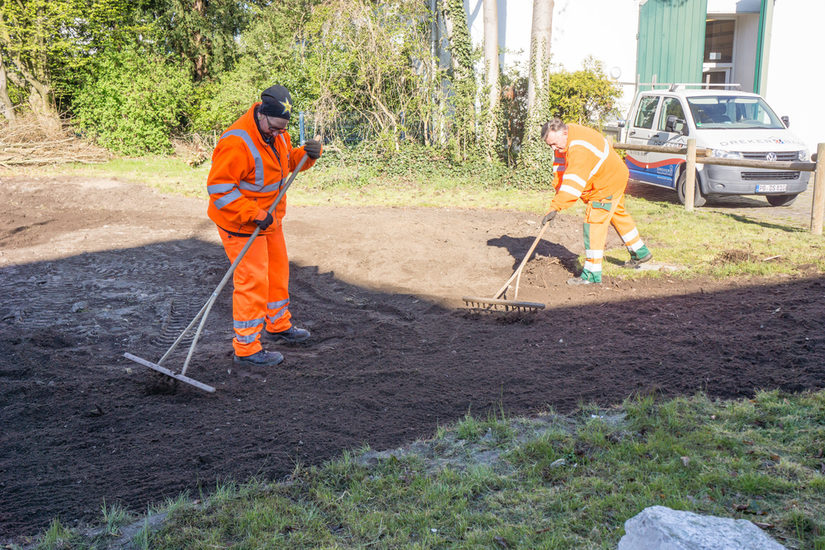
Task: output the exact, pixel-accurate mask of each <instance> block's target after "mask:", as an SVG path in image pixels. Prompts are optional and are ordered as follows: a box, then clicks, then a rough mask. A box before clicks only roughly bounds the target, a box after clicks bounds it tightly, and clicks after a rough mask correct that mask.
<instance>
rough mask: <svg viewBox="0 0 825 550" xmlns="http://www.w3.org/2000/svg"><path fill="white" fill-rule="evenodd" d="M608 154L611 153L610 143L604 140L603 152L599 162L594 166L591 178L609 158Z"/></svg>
mask: <svg viewBox="0 0 825 550" xmlns="http://www.w3.org/2000/svg"><path fill="white" fill-rule="evenodd" d="M608 154H610V143H609V142H608V141H607V140H604V151H603V152H602V154H601V158H600V159H599V162H597V163H596V166H594V167H593V170H591V171H590V177H591V178H592V177H593V175H594V174H595V173H596V172H598V171H599V168H601V167H602V164H604V161H606V160H607V155H608ZM588 179H590V178H588Z"/></svg>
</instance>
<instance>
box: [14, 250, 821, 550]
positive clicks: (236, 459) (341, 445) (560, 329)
mask: <svg viewBox="0 0 825 550" xmlns="http://www.w3.org/2000/svg"><path fill="white" fill-rule="evenodd" d="M526 240H529V239H514V240H511V241H507V240H506V239H502V240H501V244H500V245H501V246H506V247H508V250H509V249H510V248H511V247H512V248H513V255H514V257H516V258H517V259H520V258H521V257H522V254H524V251H526V249H527V248H528V247H529V243H527V245H526V246H523V245H524V244H525V242H521V241H526ZM516 241H519V242H516ZM543 246H544V245H543ZM562 253H569V251H566V250H557V249H553V248H544V249H543V250H542V254H548V255H551V254H562ZM227 267H228V266H227V262H226V258H225V256H224V253H223V250H222V249H220V247H218V246H216V245H213V244H209V243H204V242H202V241H198V240H184V241H173V242H167V243H162V244H155V245H151V246H146V247H141V248H135V249H124V250H112V251H106V252H101V253H94V254H83V255H79V256H74V257H70V258H66V259H63V260H59V261H51V262H41V263H36V264H27V265H17V266H12V267H7V268H4V269H2V270H0V295H2V296H3V301H2V304H0V348H1V349H2V350H3V353H2V354H0V384H1V386H0V387H2V391H0V423H2V426H3V431H2V434H1V435H0V540H13V539H14V538H15V537H21V536H24V535H33V534H35V533H37V532H38V531H39V530H41V529H43V528H45V527H47V526H48V524H49V522H50V520H51V519H52V518H55V517H59V518H60V519H61V521H62V522H63V523H64V525H67V526H70V527H72V526H76V525H77V522H89V521H93V522H97V521H100V518H101V512H100V510H101V505H102V504H103V502H104V499H105V502H106V504H107V506H112V505H114V504H116V503H119V504H121V505H123V506H124V507H126V508H127V509H129V510H133V511H138V512H140V511H144V510H145V507H146V505H147V504H149V503H153V502H160V501H162V500H163V499H165V498H169V497H175V496H177V495H178V494H179V493H180V492H181V491H189V492H190V494H191V495H192V496H197V495H198V493H199V492H200V491H203V492H207V493H208V492H210V491H211V490H213V489H214V487H215V486H216V483H219V482H221V481H226V480H230V479H236V480H246V479H248V478H249V477H251V476H261V477H264V478H280V477H282V476H284V475H286V474H288V473H289V472H290V471H291V470H292V469H293V468H294V467H295V465H296V464H298V463H303V464H317V463H320V462H322V461H324V460H327V459H330V458H333V457H336V456H338V455H339V454H340V452H341V450H342V449H345V448H353V447H358V446H361V445H365V444H368V445H370V446H371V447H372V448H375V449H386V448H393V447H397V446H400V445H401V444H403V443H405V442H409V441H411V440H414V439H416V438H419V437H429V436H430V435H431V434H432V433H433V432H434V431H435V430H436V428H437V426H438V425H439V424H441V425H443V424H446V423H451V422H453V421H455V420H457V419H459V418H461V417H462V416H463V415H464V414H465V413H467V411H468V410H470V411H471V412H472V413H473V414H480V415H483V414H485V413H486V411H488V410H490V409H491V408H495V409H496V410H498V409H499V407H500V406H501V407H503V408H504V410H506V411H507V414H509V415H527V414H530V413H533V412H535V411H537V410H540V409H544V408H546V407H548V406H550V407H553V408H554V409H555V410H556V411H559V412H567V411H570V410H573V409H575V408H576V407H577V405H579V404H581V403H594V404H600V405H609V404H613V403H618V402H621V401H622V400H623V399H625V398H626V397H627V396H629V395H632V394H634V393H639V392H644V393H647V392H660V393H661V394H663V395H666V396H673V395H678V394H693V393H695V392H697V391H704V392H707V393H708V394H709V395H710V396H712V397H719V398H729V397H741V396H750V395H752V394H753V393H754V391H756V390H757V389H763V388H765V389H769V388H781V389H784V390H787V391H799V390H803V389H809V388H810V389H818V388H822V387H823V386H825V330H823V324H825V311H824V310H825V308H824V307H823V291H824V290H825V279H822V278H817V279H805V280H796V281H793V282H789V283H785V284H774V285H771V286H763V287H742V288H738V289H735V290H730V291H725V292H717V293H696V294H674V295H673V296H669V297H666V298H640V299H633V300H631V299H627V300H624V301H616V300H614V301H612V302H603V303H598V304H594V305H583V306H581V305H580V306H576V307H555V308H554V307H553V304H548V307H549V309H547V310H545V311H544V312H542V313H540V314H538V315H537V316H536V317H534V318H531V319H529V320H525V322H517V323H513V322H504V321H501V320H499V319H497V318H495V317H480V318H479V317H472V316H469V315H466V314H464V313H462V312H460V311H453V310H447V309H444V308H442V307H439V306H437V305H434V304H433V303H431V302H428V301H426V300H424V299H421V298H419V297H416V296H413V295H406V294H387V293H380V292H375V291H373V290H370V289H367V288H360V287H357V286H353V285H349V284H347V283H344V282H342V281H341V280H339V279H337V278H336V277H335V275H334V274H333V273H322V272H319V271H318V269H317V268H315V267H299V268H296V267H293V271H292V283H291V292H292V300H291V307H292V312H293V315H294V318H295V319H296V322H297V324H299V325H300V326H305V327H307V328H309V329H310V330H312V332H313V342H314V343H313V345H311V346H307V347H301V348H294V349H292V348H287V349H284V350H283V352H284V355H285V356H286V361H285V363H284V364H283V365H282V366H281V367H279V368H276V369H270V370H263V369H261V370H250V369H240V370H239V369H236V368H235V367H234V366H233V364H232V361H231V357H232V350H231V345H230V339H231V295H230V292H231V289H229V288H227V289H225V291H224V294H223V295H222V296H221V297H220V298H219V300H218V302H217V304H216V306H215V308H214V309H213V311H212V313H211V315H210V319H209V321H208V322H207V325H206V328H205V331H204V333H203V335H202V337H201V342H202V343H201V345H200V346H199V347H198V350H197V352H196V358H195V360H194V361H193V363H192V365H191V366H190V369H189V371H188V373H187V374H188V375H190V376H192V377H193V378H196V379H198V380H200V381H202V382H205V383H208V384H211V385H214V386H216V387H217V392H216V393H215V394H206V393H203V392H201V391H199V390H197V389H195V388H191V387H188V386H187V387H183V386H179V387H178V388H177V390H176V391H173V392H169V391H166V392H160V391H157V387H158V381H157V377H158V376H161V375H157V374H155V373H154V371H151V370H150V369H146V368H145V367H141V366H140V365H137V364H134V363H131V362H130V361H128V360H126V359H124V358H123V353H124V352H126V351H129V352H132V353H134V354H136V355H139V356H141V357H144V358H147V359H149V360H152V361H156V360H157V359H159V357H160V356H161V355H162V353H163V352H164V351H165V349H167V348H168V346H169V345H170V344H171V342H172V341H173V339H174V338H175V337H176V336H177V334H178V333H179V332H180V330H182V329H183V327H184V326H185V325H186V324H187V323H188V322H189V321H190V320H191V319H192V317H194V315H195V314H196V313H197V312H198V311H199V309H200V307H201V306H202V305H203V303H204V302H205V301H206V299H207V298H208V296H209V294H210V293H211V292H212V290H213V289H214V288H215V286H216V285H217V283H218V282H219V280H220V278H221V277H222V275H223V273H224V272H225V269H226V268H227ZM468 269H472V266H468ZM671 282H673V283H674V287H675V286H677V285H678V284H679V283H678V281H671ZM628 296H630V295H628ZM633 296H636V295H633ZM184 351H185V350H184ZM181 364H182V355H181V356H178V357H176V358H174V359H172V360H170V361H169V362H168V363H167V365H168V366H169V367H170V368H173V370H176V369H177V368H179V367H178V365H181Z"/></svg>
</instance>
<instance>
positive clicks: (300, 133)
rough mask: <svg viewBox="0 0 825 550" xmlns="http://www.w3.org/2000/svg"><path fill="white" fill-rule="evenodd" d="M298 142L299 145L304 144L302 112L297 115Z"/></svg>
mask: <svg viewBox="0 0 825 550" xmlns="http://www.w3.org/2000/svg"><path fill="white" fill-rule="evenodd" d="M298 141H299V143H300V145H303V144H304V141H305V140H304V112H303V111H300V112H299V113H298Z"/></svg>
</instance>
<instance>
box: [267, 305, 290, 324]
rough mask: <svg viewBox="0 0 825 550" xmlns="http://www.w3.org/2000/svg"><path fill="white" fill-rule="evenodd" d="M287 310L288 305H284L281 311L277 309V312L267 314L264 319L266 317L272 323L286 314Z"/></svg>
mask: <svg viewBox="0 0 825 550" xmlns="http://www.w3.org/2000/svg"><path fill="white" fill-rule="evenodd" d="M287 311H289V308H288V307H285V308H283V309H282V310H281V311H279V312H278V313H276V314H275V315H267V316H266V319H267V321H269V322H270V323H274V322H275V321H277V320H278V319H280V318H281V317H283V316H284V315H286V312H287Z"/></svg>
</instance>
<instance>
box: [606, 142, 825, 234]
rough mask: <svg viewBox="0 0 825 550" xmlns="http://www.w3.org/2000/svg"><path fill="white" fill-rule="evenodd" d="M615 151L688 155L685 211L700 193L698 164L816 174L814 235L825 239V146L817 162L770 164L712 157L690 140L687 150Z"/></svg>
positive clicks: (631, 146)
mask: <svg viewBox="0 0 825 550" xmlns="http://www.w3.org/2000/svg"><path fill="white" fill-rule="evenodd" d="M613 148H614V149H625V150H630V151H645V152H651V153H670V154H675V155H685V170H686V181H685V210H688V211H692V210H693V201H694V198H695V189H696V163H697V162H700V163H702V164H718V165H720V166H741V167H744V168H765V169H768V170H794V171H799V172H813V173H814V196H813V200H812V204H811V233H813V234H815V235H822V225H823V223H822V222H823V216H825V189H823V186H825V143H820V144H819V145H818V146H817V148H816V154H815V155H814V156H813V159H814V160H815V161H816V162H781V161H777V162H770V161H766V160H745V159H726V158H716V157H711V156H709V155H710V150H709V149H697V148H696V139H694V138H690V139H688V140H687V147H681V148H680V147H660V146H657V145H637V144H635V143H614V144H613Z"/></svg>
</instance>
